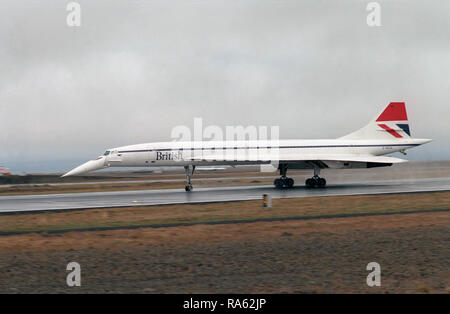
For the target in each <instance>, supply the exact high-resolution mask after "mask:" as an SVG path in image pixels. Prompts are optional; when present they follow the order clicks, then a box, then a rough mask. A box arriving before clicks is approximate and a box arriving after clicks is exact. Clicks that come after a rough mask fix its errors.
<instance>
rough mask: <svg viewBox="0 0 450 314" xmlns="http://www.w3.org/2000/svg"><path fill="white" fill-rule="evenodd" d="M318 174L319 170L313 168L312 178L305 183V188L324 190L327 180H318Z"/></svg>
mask: <svg viewBox="0 0 450 314" xmlns="http://www.w3.org/2000/svg"><path fill="white" fill-rule="evenodd" d="M319 173H320V168H314V176H313V177H312V178H309V179H306V181H305V185H306V187H307V188H324V187H325V186H326V185H327V180H325V179H324V178H320V177H319Z"/></svg>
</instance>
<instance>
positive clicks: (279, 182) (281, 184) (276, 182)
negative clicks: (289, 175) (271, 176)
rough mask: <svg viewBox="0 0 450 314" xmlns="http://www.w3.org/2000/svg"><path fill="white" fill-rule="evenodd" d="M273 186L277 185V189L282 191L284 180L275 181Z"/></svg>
mask: <svg viewBox="0 0 450 314" xmlns="http://www.w3.org/2000/svg"><path fill="white" fill-rule="evenodd" d="M273 185H275V187H276V188H278V189H281V188H282V187H283V180H281V179H275V181H273Z"/></svg>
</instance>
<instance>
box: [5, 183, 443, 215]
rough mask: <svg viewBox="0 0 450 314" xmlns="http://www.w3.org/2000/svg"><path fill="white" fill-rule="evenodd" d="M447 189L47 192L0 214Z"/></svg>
mask: <svg viewBox="0 0 450 314" xmlns="http://www.w3.org/2000/svg"><path fill="white" fill-rule="evenodd" d="M430 191H450V178H434V179H417V180H414V181H411V180H391V181H375V182H370V183H368V182H351V183H349V182H346V183H342V184H330V185H329V186H327V188H325V189H306V188H305V187H303V186H298V187H294V188H292V189H284V190H277V189H275V188H274V187H272V186H242V187H216V188H198V189H195V187H194V190H193V191H192V192H190V193H187V192H185V191H184V190H183V189H165V190H147V191H120V192H92V193H70V194H48V195H22V196H2V197H0V213H8V212H24V211H42V210H63V209H85V208H102V207H121V206H140V205H162V204H179V203H203V202H220V201H234V200H254V199H262V195H263V194H265V193H267V194H270V195H271V196H272V197H273V198H292V197H308V196H336V195H362V194H385V193H408V192H430Z"/></svg>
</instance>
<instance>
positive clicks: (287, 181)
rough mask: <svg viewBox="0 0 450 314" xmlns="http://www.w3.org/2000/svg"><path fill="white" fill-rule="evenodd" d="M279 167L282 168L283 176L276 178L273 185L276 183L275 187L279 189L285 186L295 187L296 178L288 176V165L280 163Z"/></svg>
mask: <svg viewBox="0 0 450 314" xmlns="http://www.w3.org/2000/svg"><path fill="white" fill-rule="evenodd" d="M279 169H280V175H281V178H279V179H275V181H273V185H275V187H276V188H278V189H281V188H284V187H286V188H291V187H293V186H294V179H292V178H288V177H286V173H287V165H280V167H279Z"/></svg>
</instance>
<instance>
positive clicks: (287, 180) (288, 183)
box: [284, 178, 294, 188]
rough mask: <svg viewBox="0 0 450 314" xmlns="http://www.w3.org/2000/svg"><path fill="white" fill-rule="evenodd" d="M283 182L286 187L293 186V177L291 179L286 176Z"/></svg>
mask: <svg viewBox="0 0 450 314" xmlns="http://www.w3.org/2000/svg"><path fill="white" fill-rule="evenodd" d="M284 182H285V185H286V186H287V187H288V188H291V187H293V186H294V179H292V178H287V179H286V180H285V181H284Z"/></svg>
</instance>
